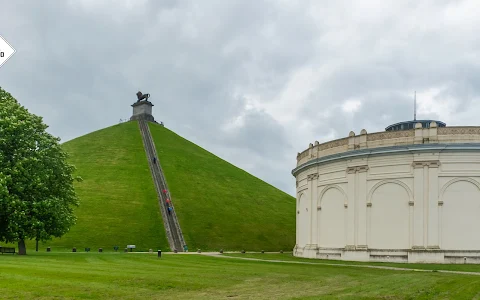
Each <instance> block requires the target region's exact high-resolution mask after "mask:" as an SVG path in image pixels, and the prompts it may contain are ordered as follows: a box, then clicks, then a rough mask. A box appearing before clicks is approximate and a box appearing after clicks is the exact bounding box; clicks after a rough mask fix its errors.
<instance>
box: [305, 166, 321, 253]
mask: <svg viewBox="0 0 480 300" xmlns="http://www.w3.org/2000/svg"><path fill="white" fill-rule="evenodd" d="M318 178H319V175H318V174H311V175H308V177H307V180H308V184H309V190H311V196H312V198H311V200H312V201H310V204H311V205H310V220H311V223H310V224H311V226H310V228H311V230H310V244H312V245H315V248H317V247H318V220H317V217H318V210H317V202H318Z"/></svg>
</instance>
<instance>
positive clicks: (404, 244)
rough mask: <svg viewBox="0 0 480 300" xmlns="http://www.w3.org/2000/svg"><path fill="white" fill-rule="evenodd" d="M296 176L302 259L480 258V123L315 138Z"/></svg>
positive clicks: (411, 125) (419, 124) (423, 124)
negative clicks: (472, 125) (317, 139)
mask: <svg viewBox="0 0 480 300" xmlns="http://www.w3.org/2000/svg"><path fill="white" fill-rule="evenodd" d="M292 174H293V175H294V176H295V178H296V184H297V206H296V222H297V223H296V226H297V230H296V245H295V248H294V250H293V251H294V255H295V256H299V257H308V258H322V259H338V260H357V261H389V262H409V263H418V262H428V263H480V127H449V126H446V124H445V123H443V122H440V121H435V120H418V121H417V120H415V121H408V122H401V123H397V124H393V125H391V126H388V127H387V128H386V130H385V131H384V132H376V133H370V134H369V133H367V132H366V130H365V129H363V130H362V131H361V132H360V134H359V135H356V134H355V133H354V132H350V134H349V136H348V137H345V138H341V139H337V140H333V141H330V142H326V143H322V144H320V143H318V142H315V143H314V144H310V146H309V147H308V149H307V150H305V151H303V152H302V153H298V155H297V167H296V168H295V169H294V170H293V171H292Z"/></svg>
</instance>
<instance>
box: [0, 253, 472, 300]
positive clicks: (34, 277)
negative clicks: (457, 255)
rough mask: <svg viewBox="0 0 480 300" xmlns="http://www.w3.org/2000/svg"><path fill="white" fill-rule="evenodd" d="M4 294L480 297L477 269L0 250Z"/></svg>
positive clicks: (15, 296) (59, 296)
mask: <svg viewBox="0 0 480 300" xmlns="http://www.w3.org/2000/svg"><path fill="white" fill-rule="evenodd" d="M0 270H1V272H0V281H2V282H3V283H2V284H0V295H1V297H0V298H2V299H339V298H340V299H478V296H479V292H480V288H479V284H478V282H479V276H471V275H458V274H442V273H433V272H429V273H424V272H408V271H392V270H378V269H365V268H356V267H338V266H322V265H299V264H285V263H271V262H259V261H245V260H237V259H227V258H217V257H208V256H201V255H196V254H191V255H188V254H187V255H182V254H169V255H163V257H162V258H160V259H159V258H157V257H156V255H155V254H153V255H151V254H125V253H66V254H53V255H52V254H50V255H49V254H46V253H41V254H33V255H30V256H23V257H22V256H12V255H3V256H2V255H0Z"/></svg>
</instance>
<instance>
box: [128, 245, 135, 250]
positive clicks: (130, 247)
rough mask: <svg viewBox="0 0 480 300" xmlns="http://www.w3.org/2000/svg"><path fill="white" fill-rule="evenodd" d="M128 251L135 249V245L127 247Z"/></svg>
mask: <svg viewBox="0 0 480 300" xmlns="http://www.w3.org/2000/svg"><path fill="white" fill-rule="evenodd" d="M127 248H128V249H135V245H127Z"/></svg>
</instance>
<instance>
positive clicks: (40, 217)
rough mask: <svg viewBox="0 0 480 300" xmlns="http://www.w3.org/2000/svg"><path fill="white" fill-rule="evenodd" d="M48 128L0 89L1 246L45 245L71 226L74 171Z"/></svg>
mask: <svg viewBox="0 0 480 300" xmlns="http://www.w3.org/2000/svg"><path fill="white" fill-rule="evenodd" d="M47 128H48V126H47V125H45V124H44V123H43V121H42V118H41V117H39V116H36V115H34V114H31V113H29V112H28V110H27V109H26V108H24V107H23V106H21V105H20V104H19V103H18V102H17V100H15V99H14V98H13V97H12V95H11V94H9V93H7V92H6V91H4V90H3V89H2V88H0V241H4V242H7V243H10V242H16V241H18V242H19V245H20V242H23V240H25V239H38V240H42V241H46V240H48V239H50V238H51V237H60V236H62V235H63V234H65V233H66V232H68V231H69V229H70V227H71V226H72V225H73V224H75V222H76V218H75V215H74V214H73V206H78V203H79V202H78V198H77V195H76V193H75V190H74V187H73V181H74V180H75V178H74V177H73V172H74V170H75V167H74V166H72V165H69V164H67V160H66V158H67V154H66V153H65V152H64V151H63V150H62V148H61V146H60V143H59V142H60V139H59V138H56V137H54V136H52V135H50V134H49V133H47V132H46V129H47ZM77 180H81V179H80V178H77Z"/></svg>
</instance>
